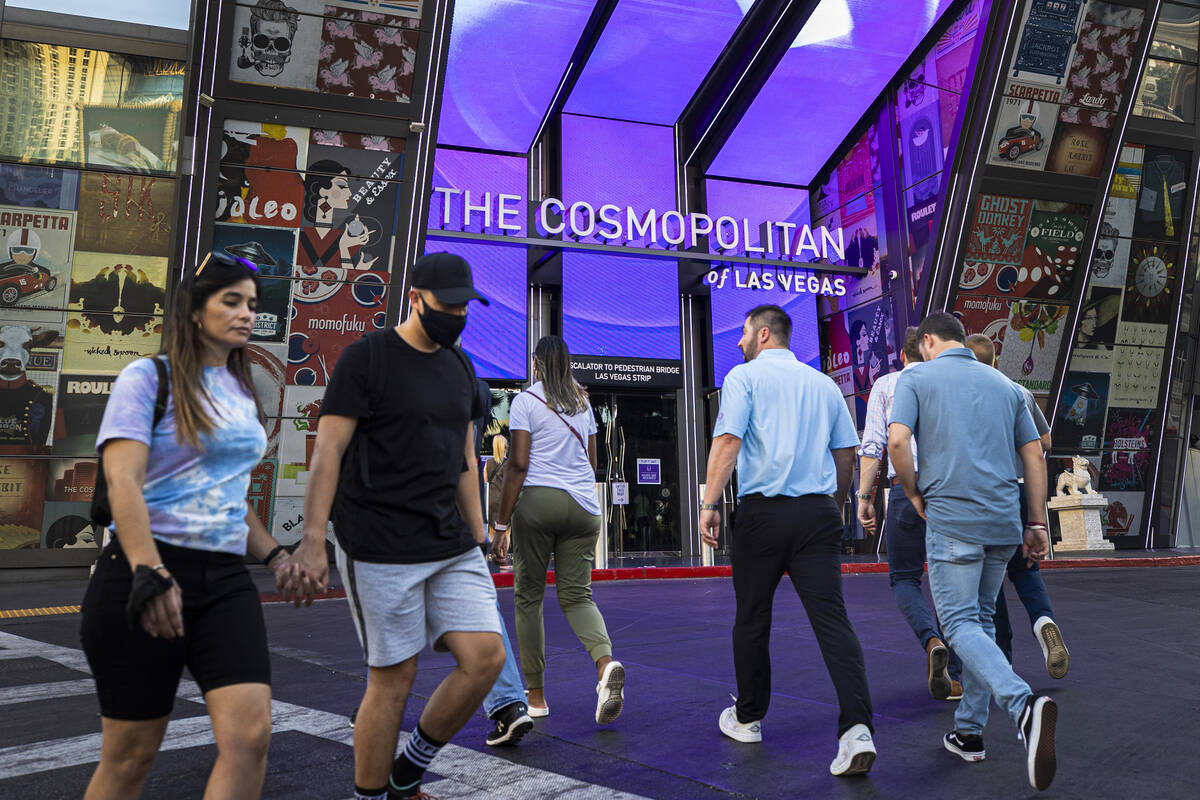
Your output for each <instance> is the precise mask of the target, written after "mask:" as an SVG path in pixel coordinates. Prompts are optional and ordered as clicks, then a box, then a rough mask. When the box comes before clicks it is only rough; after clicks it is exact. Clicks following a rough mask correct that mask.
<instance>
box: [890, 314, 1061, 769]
mask: <svg viewBox="0 0 1200 800" xmlns="http://www.w3.org/2000/svg"><path fill="white" fill-rule="evenodd" d="M917 334H918V336H919V337H920V340H921V355H922V357H923V358H924V359H925V363H924V364H922V365H920V366H919V367H916V368H914V369H910V370H906V371H905V372H904V373H902V374H901V376H900V380H899V381H898V382H897V384H896V397H895V400H894V402H893V405H892V417H891V424H890V426H889V428H888V451H889V452H890V453H891V454H892V460H893V462H894V464H895V467H896V477H897V478H899V479H900V484H901V485H902V486H903V487H904V493H905V494H906V495H908V498H909V500H910V501H911V502H912V504H913V508H914V509H915V510H916V511H917V513H918V514H921V515H922V516H924V517H925V519H926V528H925V545H926V552H927V554H928V560H929V586H930V589H931V590H932V593H933V601H934V605H935V606H936V607H937V613H938V618H939V619H940V620H941V623H942V630H943V631H944V632H945V634H946V638H947V639H948V641H949V644H950V646H951V647H952V648H954V650H955V652H956V653H958V656H959V658H961V659H962V662H963V678H964V680H963V699H962V701H961V702H960V703H959V705H958V709H957V710H956V711H955V714H954V723H955V726H954V730H952V731H950V732H949V733H947V734H946V735H945V736H944V737H943V739H942V743H943V745H944V746H945V748H946V749H947V750H949V751H950V752H952V753H955V754H957V755H959V756H961V757H962V758H964V759H966V760H968V761H980V760H982V759H983V758H984V748H983V728H984V726H985V725H986V724H987V718H988V704H989V703H990V701H991V700H992V699H995V701H996V704H997V705H998V706H999V707H1000V708H1001V709H1003V710H1004V711H1005V713H1007V714H1008V716H1009V718H1010V719H1011V720H1012V721H1013V722H1014V723H1015V724H1016V726H1017V730H1018V731H1019V733H1020V735H1021V738H1022V739H1023V740H1024V741H1025V747H1026V764H1025V766H1026V774H1027V776H1028V778H1029V782H1030V784H1031V785H1032V786H1033V787H1034V788H1035V789H1045V788H1047V787H1048V786H1049V785H1050V783H1051V781H1053V780H1054V772H1055V768H1056V763H1057V762H1056V757H1055V752H1054V735H1055V727H1056V723H1057V721H1058V706H1057V705H1056V704H1055V702H1054V701H1053V700H1051V699H1050V698H1049V697H1038V696H1036V695H1034V693H1033V692H1032V691H1031V690H1030V688H1029V684H1027V683H1025V681H1023V680H1021V678H1019V677H1018V676H1017V675H1016V673H1014V672H1013V669H1012V665H1010V664H1009V663H1008V662H1007V661H1006V660H1005V658H1004V653H1003V652H1001V650H1000V648H999V647H998V646H997V645H996V642H995V640H994V636H995V630H994V627H993V622H992V617H993V614H994V613H995V607H996V595H997V594H998V593H999V592H1000V586H1001V584H1002V583H1003V581H1004V572H1005V568H1006V567H1007V565H1008V562H1009V560H1010V559H1011V558H1012V556H1013V553H1014V552H1015V551H1016V549H1017V547H1018V546H1020V547H1022V549H1023V552H1024V555H1025V556H1026V557H1028V558H1033V559H1040V558H1045V556H1046V554H1047V553H1048V552H1049V550H1050V543H1049V539H1048V537H1047V533H1046V523H1045V521H1044V518H1045V508H1044V507H1045V502H1046V465H1045V463H1044V462H1043V461H1042V448H1041V443H1040V442H1039V437H1038V434H1037V431H1036V429H1035V428H1034V427H1033V420H1032V419H1031V418H1030V416H1029V411H1028V410H1027V409H1026V407H1025V398H1024V397H1023V396H1022V395H1021V392H1020V390H1019V389H1018V388H1017V387H1016V386H1015V385H1014V384H1013V382H1012V381H1010V380H1009V379H1008V378H1006V377H1004V376H1003V375H1001V374H1000V373H999V372H997V371H996V370H994V369H992V368H990V367H987V366H985V365H983V364H980V363H979V362H978V361H976V360H975V354H974V353H972V352H971V351H970V350H968V349H967V348H966V347H965V345H964V339H965V338H966V332H965V331H964V330H963V326H962V323H961V322H959V321H958V320H957V319H955V318H954V317H953V316H951V315H950V314H947V313H945V312H943V311H938V312H935V313H933V314H930V315H929V316H928V317H926V318H925V319H924V320H923V321H922V322H921V325H920V327H919V328H918V329H917ZM914 435H915V436H916V438H917V447H918V449H919V450H920V451H921V474H920V476H919V479H918V475H917V474H916V470H915V469H914V468H913V459H912V450H911V439H912V437H913V436H914ZM1014 451H1016V452H1019V453H1020V457H1021V460H1022V461H1023V463H1024V466H1025V475H1026V477H1027V478H1028V480H1027V481H1026V483H1025V487H1024V489H1025V492H1026V493H1027V495H1028V497H1027V498H1026V499H1027V500H1028V503H1029V518H1030V521H1029V522H1027V523H1025V524H1024V525H1022V523H1021V515H1020V500H1019V496H1020V493H1021V486H1020V484H1019V483H1018V482H1017V471H1016V459H1014V457H1013V453H1014ZM1022 528H1024V530H1023V531H1022Z"/></svg>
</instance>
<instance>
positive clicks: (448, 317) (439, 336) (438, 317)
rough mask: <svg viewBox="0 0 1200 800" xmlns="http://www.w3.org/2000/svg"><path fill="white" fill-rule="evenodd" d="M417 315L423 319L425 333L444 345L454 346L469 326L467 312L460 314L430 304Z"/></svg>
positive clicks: (422, 324) (422, 325)
mask: <svg viewBox="0 0 1200 800" xmlns="http://www.w3.org/2000/svg"><path fill="white" fill-rule="evenodd" d="M422 305H424V304H422ZM417 317H418V318H419V319H420V320H421V327H422V328H424V329H425V334H426V335H427V336H428V337H429V338H430V339H432V340H433V341H434V342H436V343H437V344H440V345H441V346H442V347H453V346H454V343H455V342H457V341H458V337H460V336H462V332H463V328H465V327H467V316H466V315H465V314H464V315H462V316H459V315H458V314H450V313H447V312H445V311H438V310H437V309H433V308H430V307H429V306H425V308H424V310H422V311H421V313H420V314H418V315H417Z"/></svg>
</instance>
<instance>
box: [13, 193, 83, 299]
mask: <svg viewBox="0 0 1200 800" xmlns="http://www.w3.org/2000/svg"><path fill="white" fill-rule="evenodd" d="M0 246H2V247H3V248H4V250H3V251H2V252H0V308H5V307H16V308H17V309H20V311H21V317H22V318H23V319H26V320H28V321H30V322H59V321H61V320H62V309H64V308H66V305H67V287H68V283H69V281H70V276H71V265H72V261H73V258H74V250H75V212H74V211H59V210H56V209H41V208H37V209H34V208H21V207H19V206H0Z"/></svg>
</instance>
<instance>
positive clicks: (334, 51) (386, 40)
mask: <svg viewBox="0 0 1200 800" xmlns="http://www.w3.org/2000/svg"><path fill="white" fill-rule="evenodd" d="M376 8H378V6H376ZM325 15H326V17H327V18H326V19H325V20H324V25H323V27H322V34H321V53H320V59H319V61H318V64H317V90H318V91H321V92H325V93H329V94H343V95H349V96H351V97H368V98H371V99H373V100H385V101H389V102H393V103H408V102H410V101H411V99H412V82H413V69H414V67H415V65H416V60H417V45H418V44H419V41H420V39H419V35H418V33H417V31H416V27H417V24H418V21H417V20H416V19H413V18H411V17H396V16H392V15H389V14H380V13H378V12H377V11H376V10H375V9H372V10H370V11H367V10H365V9H362V10H356V9H352V8H339V7H337V6H333V5H328V6H326V7H325Z"/></svg>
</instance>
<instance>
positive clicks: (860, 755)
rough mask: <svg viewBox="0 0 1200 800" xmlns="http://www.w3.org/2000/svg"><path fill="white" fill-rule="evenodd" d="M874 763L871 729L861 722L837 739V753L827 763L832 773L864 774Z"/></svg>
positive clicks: (873, 743)
mask: <svg viewBox="0 0 1200 800" xmlns="http://www.w3.org/2000/svg"><path fill="white" fill-rule="evenodd" d="M874 763H875V742H874V740H873V739H871V729H870V728H868V727H867V726H866V725H863V724H862V723H861V722H860V723H859V724H858V725H855V726H854V727H853V728H851V729H850V730H848V731H846V732H845V733H843V734H842V735H841V737H840V738H839V739H838V754H837V758H835V759H834V760H833V763H832V764H830V765H829V772H830V773H831V774H833V775H865V774H866V773H868V772H870V771H871V765H872V764H874Z"/></svg>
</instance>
